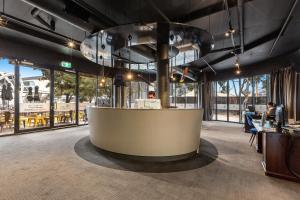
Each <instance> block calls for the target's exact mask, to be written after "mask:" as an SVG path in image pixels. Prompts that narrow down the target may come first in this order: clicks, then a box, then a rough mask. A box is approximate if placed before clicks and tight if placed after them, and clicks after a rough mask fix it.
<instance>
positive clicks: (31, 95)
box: [19, 66, 50, 129]
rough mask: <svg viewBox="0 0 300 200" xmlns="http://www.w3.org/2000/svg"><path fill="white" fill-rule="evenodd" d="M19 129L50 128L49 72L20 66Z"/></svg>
mask: <svg viewBox="0 0 300 200" xmlns="http://www.w3.org/2000/svg"><path fill="white" fill-rule="evenodd" d="M19 99H20V100H19V105H20V108H19V109H20V115H19V120H20V129H33V128H39V127H49V126H50V70H48V69H39V68H33V67H23V66H20V92H19Z"/></svg>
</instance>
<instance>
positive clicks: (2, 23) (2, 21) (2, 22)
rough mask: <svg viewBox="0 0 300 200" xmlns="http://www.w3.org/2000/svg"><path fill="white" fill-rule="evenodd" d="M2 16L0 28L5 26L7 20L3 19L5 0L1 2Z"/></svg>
mask: <svg viewBox="0 0 300 200" xmlns="http://www.w3.org/2000/svg"><path fill="white" fill-rule="evenodd" d="M2 3H3V4H2V15H1V16H0V27H4V26H6V25H7V19H6V17H4V14H5V13H4V8H5V0H2Z"/></svg>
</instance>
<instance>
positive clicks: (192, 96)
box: [185, 83, 197, 109]
mask: <svg viewBox="0 0 300 200" xmlns="http://www.w3.org/2000/svg"><path fill="white" fill-rule="evenodd" d="M186 90H187V91H186V95H185V96H186V106H185V108H186V109H195V108H197V85H196V84H195V83H186Z"/></svg>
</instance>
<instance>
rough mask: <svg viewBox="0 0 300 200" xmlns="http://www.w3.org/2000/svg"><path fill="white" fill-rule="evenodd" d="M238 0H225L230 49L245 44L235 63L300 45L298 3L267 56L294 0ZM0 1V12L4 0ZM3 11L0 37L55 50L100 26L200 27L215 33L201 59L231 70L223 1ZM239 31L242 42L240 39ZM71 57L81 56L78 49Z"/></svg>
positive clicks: (72, 0) (97, 0)
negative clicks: (167, 23)
mask: <svg viewBox="0 0 300 200" xmlns="http://www.w3.org/2000/svg"><path fill="white" fill-rule="evenodd" d="M237 1H240V0H228V1H227V2H228V6H229V13H230V21H231V24H232V27H233V28H234V29H235V30H236V32H235V33H234V35H233V40H234V44H235V47H236V48H238V49H237V51H236V52H238V53H240V52H239V47H240V46H241V45H243V46H244V53H242V54H239V55H238V57H239V61H240V65H244V66H246V65H253V64H255V63H258V62H260V61H264V60H267V59H270V58H273V57H277V56H279V55H284V54H287V53H289V52H292V51H296V50H298V49H299V48H300V40H299V39H298V38H299V35H300V4H299V3H298V4H296V7H295V9H294V11H293V13H292V15H291V19H290V20H289V21H288V23H287V27H286V29H285V31H284V32H283V34H282V35H281V36H280V37H279V40H278V42H277V43H276V45H275V47H274V49H273V51H272V54H270V50H271V48H272V45H273V43H274V41H275V39H276V38H277V36H278V35H279V32H280V29H281V28H282V26H283V24H284V22H285V20H286V19H287V17H288V15H289V12H290V10H291V8H292V5H293V3H294V0H244V1H241V2H243V4H242V5H243V12H242V13H241V12H239V10H238V6H237V5H238V3H237ZM0 2H1V5H0V10H1V11H2V9H3V8H2V3H3V0H0ZM32 2H38V3H40V4H43V5H44V6H46V7H47V8H51V12H49V11H48V10H47V11H45V10H46V9H45V10H44V9H41V8H40V11H39V13H38V15H39V16H40V17H41V18H42V19H43V20H44V21H45V22H47V23H50V21H51V20H53V21H55V30H52V31H50V29H49V27H46V26H45V25H43V24H41V22H40V21H38V20H37V18H35V17H33V15H32V14H31V12H32V9H33V8H34V6H32V5H33V4H32ZM4 13H5V14H6V15H8V16H10V17H11V18H10V19H9V23H11V24H10V25H9V26H7V27H6V28H0V37H1V35H5V34H6V35H7V34H15V36H14V37H18V38H22V39H24V40H29V41H32V42H34V43H42V44H43V45H44V46H45V47H48V48H51V49H56V50H57V51H59V52H66V42H67V41H68V40H70V39H72V40H75V41H77V42H78V43H80V42H81V41H83V40H84V38H85V37H86V36H87V35H89V34H91V33H92V32H95V31H99V30H101V29H104V28H108V27H113V26H117V25H121V24H128V23H134V22H155V21H163V20H166V19H168V20H170V21H175V22H181V23H187V24H190V25H193V26H196V27H199V28H202V29H205V30H207V31H209V32H210V33H211V34H212V35H213V36H214V38H215V49H214V51H213V52H212V53H210V54H208V55H206V56H205V57H204V59H205V60H206V61H207V62H208V63H209V64H210V65H211V66H212V67H213V68H214V69H215V70H216V71H222V70H226V69H230V68H234V62H235V60H236V57H235V56H234V54H232V53H231V52H232V49H231V48H232V47H233V43H232V40H231V38H230V37H225V35H224V33H225V32H226V31H227V30H228V28H229V25H228V12H227V11H226V9H225V5H224V0H184V1H182V0H163V1H162V0H152V1H151V0H127V1H125V0H51V1H48V0H35V1H34V0H31V1H29V0H6V1H5V8H4ZM62 16H65V17H67V19H69V20H71V21H72V22H73V24H72V23H70V21H68V20H67V19H62ZM241 21H243V26H241V24H240V22H241ZM24 27H25V28H24ZM30 30H32V31H30ZM28 35H34V36H30V37H29V36H28ZM241 35H243V37H244V40H243V41H244V42H241V41H242V40H241ZM228 48H229V49H228ZM76 56H77V57H82V56H81V55H80V54H79V53H77V54H76ZM82 59H84V58H83V57H82ZM190 68H191V69H192V70H194V71H195V72H199V71H202V70H209V68H208V67H207V65H206V64H205V63H204V62H203V61H201V60H199V61H196V62H194V63H191V65H190Z"/></svg>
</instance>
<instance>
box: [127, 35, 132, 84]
mask: <svg viewBox="0 0 300 200" xmlns="http://www.w3.org/2000/svg"><path fill="white" fill-rule="evenodd" d="M131 39H132V36H131V35H128V42H129V72H128V73H127V75H126V78H127V79H128V80H132V78H133V75H132V73H131V50H130V47H131Z"/></svg>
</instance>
